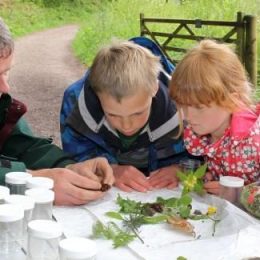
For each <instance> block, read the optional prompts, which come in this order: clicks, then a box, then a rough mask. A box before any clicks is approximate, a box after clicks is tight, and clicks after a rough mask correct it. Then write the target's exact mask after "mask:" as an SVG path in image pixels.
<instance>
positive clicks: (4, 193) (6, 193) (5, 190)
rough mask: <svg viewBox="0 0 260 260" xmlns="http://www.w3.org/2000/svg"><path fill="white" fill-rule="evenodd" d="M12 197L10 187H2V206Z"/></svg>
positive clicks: (0, 202)
mask: <svg viewBox="0 0 260 260" xmlns="http://www.w3.org/2000/svg"><path fill="white" fill-rule="evenodd" d="M9 195H10V190H9V188H8V187H5V186H0V205H1V204H4V203H5V199H6V198H7V197H8V196H9Z"/></svg>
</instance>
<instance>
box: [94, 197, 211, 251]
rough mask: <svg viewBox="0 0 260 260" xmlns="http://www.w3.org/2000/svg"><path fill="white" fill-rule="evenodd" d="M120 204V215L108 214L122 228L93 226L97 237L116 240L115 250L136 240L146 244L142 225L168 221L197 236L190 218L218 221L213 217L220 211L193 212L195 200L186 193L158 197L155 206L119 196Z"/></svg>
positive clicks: (112, 223) (111, 224)
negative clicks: (141, 229)
mask: <svg viewBox="0 0 260 260" xmlns="http://www.w3.org/2000/svg"><path fill="white" fill-rule="evenodd" d="M116 203H117V204H118V206H119V210H118V212H115V211H109V212H107V213H106V215H107V216H108V217H110V218H113V219H115V220H116V221H121V222H122V229H120V228H119V227H118V226H117V225H116V224H115V222H108V224H107V225H103V224H102V223H101V222H99V221H98V222H97V223H96V224H95V225H94V226H93V235H94V237H96V238H98V237H104V238H106V239H110V240H112V241H113V245H114V247H118V246H125V245H127V244H128V243H130V242H131V241H133V239H134V238H138V239H139V240H140V241H141V242H142V243H144V241H143V240H142V238H141V236H140V234H139V233H140V232H139V228H140V227H141V226H142V225H146V224H158V223H164V222H168V223H170V224H171V226H172V227H173V228H176V229H178V230H181V231H183V232H186V233H189V234H193V235H194V234H195V233H194V230H193V226H192V225H191V224H190V223H189V222H188V221H187V220H186V219H188V218H189V219H193V220H201V219H212V220H213V221H215V220H214V219H213V218H211V215H212V214H214V213H215V212H216V211H215V210H216V209H215V208H214V210H213V207H209V209H208V212H206V213H204V214H203V213H201V212H200V211H198V210H195V211H194V212H193V213H192V206H191V203H192V199H191V197H190V196H189V195H188V194H184V195H182V196H181V197H180V198H168V199H164V198H162V197H158V198H157V199H156V201H155V202H152V203H147V202H146V203H143V202H140V201H135V200H131V199H129V198H126V199H124V198H122V197H121V196H120V195H119V194H118V197H117V200H116ZM214 223H216V222H214ZM214 232H215V225H214ZM214 232H213V233H214Z"/></svg>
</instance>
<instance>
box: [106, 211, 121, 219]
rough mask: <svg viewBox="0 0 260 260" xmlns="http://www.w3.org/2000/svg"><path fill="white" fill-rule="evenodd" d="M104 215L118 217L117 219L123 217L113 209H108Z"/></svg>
mask: <svg viewBox="0 0 260 260" xmlns="http://www.w3.org/2000/svg"><path fill="white" fill-rule="evenodd" d="M106 215H107V216H108V217H110V218H115V219H118V220H123V217H122V216H121V215H120V214H119V213H118V212H115V211H108V212H107V213H106Z"/></svg>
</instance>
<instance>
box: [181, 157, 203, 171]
mask: <svg viewBox="0 0 260 260" xmlns="http://www.w3.org/2000/svg"><path fill="white" fill-rule="evenodd" d="M179 166H180V169H181V171H182V172H184V173H189V172H194V171H196V170H197V169H198V168H199V167H200V166H201V161H200V160H196V159H183V160H180V162H179Z"/></svg>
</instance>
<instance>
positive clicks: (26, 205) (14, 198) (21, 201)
mask: <svg viewBox="0 0 260 260" xmlns="http://www.w3.org/2000/svg"><path fill="white" fill-rule="evenodd" d="M5 202H6V203H7V204H13V205H19V206H21V207H22V208H23V210H24V218H23V242H22V244H23V246H24V248H26V245H27V225H28V223H29V221H31V219H32V212H33V208H34V205H35V202H34V200H33V199H32V198H30V197H28V196H25V195H17V194H12V195H10V196H9V197H7V198H6V200H5Z"/></svg>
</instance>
